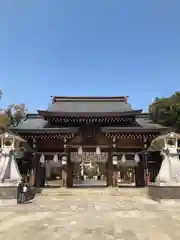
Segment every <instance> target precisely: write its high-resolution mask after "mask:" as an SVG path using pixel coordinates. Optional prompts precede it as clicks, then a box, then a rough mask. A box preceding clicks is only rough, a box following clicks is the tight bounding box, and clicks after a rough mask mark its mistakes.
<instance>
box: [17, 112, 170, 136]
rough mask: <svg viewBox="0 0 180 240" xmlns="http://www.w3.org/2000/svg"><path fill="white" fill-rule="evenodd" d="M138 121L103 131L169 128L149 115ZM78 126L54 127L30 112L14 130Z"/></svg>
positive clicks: (39, 129) (66, 130) (59, 129)
mask: <svg viewBox="0 0 180 240" xmlns="http://www.w3.org/2000/svg"><path fill="white" fill-rule="evenodd" d="M136 121H137V123H138V124H137V126H132V127H116V126H115V127H113V126H110V127H103V128H102V129H103V131H109V132H111V131H114V132H115V131H117V132H118V131H119V132H120V131H122V132H126V131H128V132H129V131H132V132H133V131H137V132H138V131H139V132H143V131H146V130H147V129H148V130H149V131H151V130H152V131H159V130H162V129H164V130H166V129H167V128H165V127H163V126H161V125H159V124H154V123H153V122H152V121H151V120H149V119H148V118H147V117H145V118H144V117H142V118H141V117H140V116H139V117H138V118H136ZM77 129H78V128H77V127H54V126H49V124H48V121H46V120H44V119H43V118H42V117H41V116H39V115H37V114H29V115H28V116H27V119H26V120H24V121H21V122H20V124H19V125H18V126H17V127H13V128H12V130H14V131H17V132H18V131H27V132H28V131H30V132H31V131H37V132H38V131H44V132H57V131H60V132H71V131H72V132H76V131H77Z"/></svg>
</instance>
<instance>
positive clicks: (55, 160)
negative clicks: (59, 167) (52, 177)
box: [53, 154, 59, 163]
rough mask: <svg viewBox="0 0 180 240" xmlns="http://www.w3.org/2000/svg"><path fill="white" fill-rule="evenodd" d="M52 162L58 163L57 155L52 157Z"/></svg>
mask: <svg viewBox="0 0 180 240" xmlns="http://www.w3.org/2000/svg"><path fill="white" fill-rule="evenodd" d="M53 162H55V163H58V162H59V160H58V155H57V154H55V155H54V157H53Z"/></svg>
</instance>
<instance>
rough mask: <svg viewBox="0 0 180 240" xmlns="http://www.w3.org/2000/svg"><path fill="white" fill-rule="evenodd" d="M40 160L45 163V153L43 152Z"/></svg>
mask: <svg viewBox="0 0 180 240" xmlns="http://www.w3.org/2000/svg"><path fill="white" fill-rule="evenodd" d="M39 161H40V163H41V164H44V163H45V156H44V154H43V153H42V154H41V157H40V160H39Z"/></svg>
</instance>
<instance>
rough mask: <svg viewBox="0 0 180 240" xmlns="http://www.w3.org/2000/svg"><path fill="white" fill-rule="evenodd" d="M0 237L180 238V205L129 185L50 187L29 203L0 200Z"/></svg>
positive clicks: (7, 239) (83, 238)
mask: <svg viewBox="0 0 180 240" xmlns="http://www.w3.org/2000/svg"><path fill="white" fill-rule="evenodd" d="M55 192H56V194H55ZM0 239H3V240H12V239H19V240H21V239H22V240H30V239H38V240H41V239H43V240H46V239H48V240H55V239H63V240H66V239H67V240H68V239H82V240H88V239H92V240H96V239H98V240H101V239H102V240H106V239H109V240H110V239H113V240H114V239H116V240H118V239H119V240H120V239H127V240H137V239H138V240H151V239H152V240H161V239H163V240H170V239H173V240H176V239H177V240H179V239H180V204H178V203H175V204H174V203H171V202H170V203H169V202H168V204H167V203H163V204H159V203H155V202H153V201H151V200H148V199H147V198H145V197H144V195H143V193H140V192H137V191H136V190H133V189H125V190H124V189H123V190H121V189H120V190H117V191H116V190H115V189H107V188H105V189H103V188H102V189H81V190H80V189H68V190H62V189H61V190H57V189H53V190H52V189H49V190H45V191H44V192H43V196H37V197H36V198H35V199H34V201H33V202H32V203H29V204H24V205H16V204H15V202H13V201H12V200H11V201H9V202H7V201H6V202H1V203H0Z"/></svg>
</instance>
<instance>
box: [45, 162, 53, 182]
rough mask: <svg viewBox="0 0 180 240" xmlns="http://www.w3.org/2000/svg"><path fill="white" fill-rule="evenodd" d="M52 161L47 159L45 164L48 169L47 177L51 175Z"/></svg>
mask: <svg viewBox="0 0 180 240" xmlns="http://www.w3.org/2000/svg"><path fill="white" fill-rule="evenodd" d="M51 168H52V167H51V162H50V161H47V162H46V164H45V169H46V179H47V178H50V177H51Z"/></svg>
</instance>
